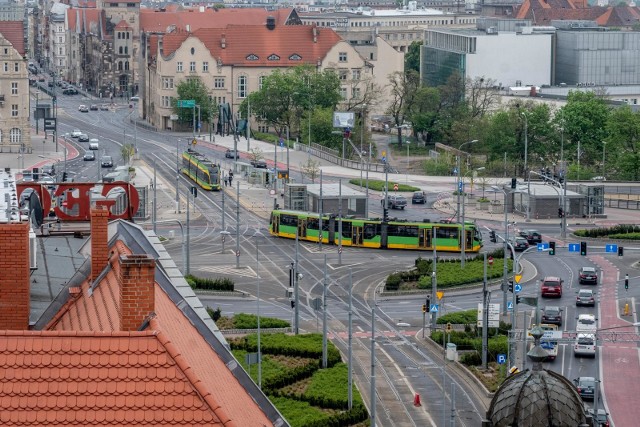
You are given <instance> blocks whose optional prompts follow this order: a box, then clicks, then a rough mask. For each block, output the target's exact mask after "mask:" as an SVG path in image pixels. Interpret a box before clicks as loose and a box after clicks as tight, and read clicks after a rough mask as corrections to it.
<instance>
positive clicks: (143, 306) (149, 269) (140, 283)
mask: <svg viewBox="0 0 640 427" xmlns="http://www.w3.org/2000/svg"><path fill="white" fill-rule="evenodd" d="M119 264H120V275H119V277H118V282H119V284H120V330H121V331H137V330H138V329H139V328H140V326H141V325H142V324H143V323H144V321H145V320H146V319H147V318H148V316H149V315H150V314H151V313H153V312H154V310H155V272H156V261H155V260H154V259H153V258H152V257H151V256H150V255H146V254H145V255H122V256H120V259H119Z"/></svg>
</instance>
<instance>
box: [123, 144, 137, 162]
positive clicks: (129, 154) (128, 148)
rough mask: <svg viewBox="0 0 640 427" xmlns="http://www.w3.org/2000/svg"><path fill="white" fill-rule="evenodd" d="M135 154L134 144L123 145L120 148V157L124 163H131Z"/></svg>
mask: <svg viewBox="0 0 640 427" xmlns="http://www.w3.org/2000/svg"><path fill="white" fill-rule="evenodd" d="M134 154H135V150H134V147H133V144H123V145H122V146H121V147H120V155H121V156H122V161H123V162H125V163H129V161H130V160H131V159H133V156H134Z"/></svg>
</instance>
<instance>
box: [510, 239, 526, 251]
mask: <svg viewBox="0 0 640 427" xmlns="http://www.w3.org/2000/svg"><path fill="white" fill-rule="evenodd" d="M528 247H529V242H528V241H527V239H525V238H524V237H516V238H515V239H513V250H515V251H517V252H522V251H524V250H526V249H527V248H528Z"/></svg>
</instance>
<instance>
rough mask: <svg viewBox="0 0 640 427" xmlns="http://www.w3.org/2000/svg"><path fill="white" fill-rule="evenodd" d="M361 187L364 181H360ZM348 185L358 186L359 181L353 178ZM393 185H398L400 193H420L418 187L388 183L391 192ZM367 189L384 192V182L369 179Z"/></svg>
mask: <svg viewBox="0 0 640 427" xmlns="http://www.w3.org/2000/svg"><path fill="white" fill-rule="evenodd" d="M362 183H363V185H365V184H364V181H362ZM349 184H352V185H357V186H359V185H360V179H359V178H354V179H350V180H349ZM394 184H398V191H400V192H402V191H405V192H408V191H420V189H419V188H418V187H413V186H411V185H406V184H400V183H395V182H392V181H389V188H390V189H391V191H393V185H394ZM369 189H370V190H373V191H384V181H382V180H377V179H370V180H369Z"/></svg>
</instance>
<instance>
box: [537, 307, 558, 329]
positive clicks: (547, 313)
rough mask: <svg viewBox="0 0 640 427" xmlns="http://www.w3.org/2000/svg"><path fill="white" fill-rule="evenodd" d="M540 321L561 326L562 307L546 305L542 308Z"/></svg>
mask: <svg viewBox="0 0 640 427" xmlns="http://www.w3.org/2000/svg"><path fill="white" fill-rule="evenodd" d="M541 321H542V323H548V324H551V325H558V326H562V309H561V308H560V307H557V306H555V305H548V306H546V307H544V308H543V309H542V320H541Z"/></svg>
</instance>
